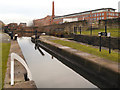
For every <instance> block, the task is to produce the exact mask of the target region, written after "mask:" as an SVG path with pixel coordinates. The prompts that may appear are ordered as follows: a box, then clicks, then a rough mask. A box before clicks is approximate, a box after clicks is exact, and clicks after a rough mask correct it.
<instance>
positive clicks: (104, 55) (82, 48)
mask: <svg viewBox="0 0 120 90" xmlns="http://www.w3.org/2000/svg"><path fill="white" fill-rule="evenodd" d="M51 41H52V42H54V43H57V44H61V45H63V46H68V47H71V48H73V49H77V50H80V51H83V52H87V53H90V54H93V55H96V56H98V57H101V58H104V59H107V60H111V61H115V62H119V61H118V59H120V57H118V52H114V51H111V54H109V52H108V50H104V49H102V51H101V52H99V49H97V48H93V47H91V46H90V45H81V44H79V43H75V42H69V41H63V40H51Z"/></svg>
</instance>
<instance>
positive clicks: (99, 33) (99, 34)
mask: <svg viewBox="0 0 120 90" xmlns="http://www.w3.org/2000/svg"><path fill="white" fill-rule="evenodd" d="M101 35H102V33H101V32H98V36H99V37H100V39H99V40H100V42H99V51H100V52H101V46H102V45H101Z"/></svg>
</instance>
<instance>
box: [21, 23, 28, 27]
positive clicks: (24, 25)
mask: <svg viewBox="0 0 120 90" xmlns="http://www.w3.org/2000/svg"><path fill="white" fill-rule="evenodd" d="M26 26H27V24H26V23H20V24H19V27H21V28H24V27H26Z"/></svg>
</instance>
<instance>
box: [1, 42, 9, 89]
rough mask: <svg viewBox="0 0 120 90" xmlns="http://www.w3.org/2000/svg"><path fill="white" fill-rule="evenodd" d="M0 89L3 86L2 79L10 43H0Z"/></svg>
mask: <svg viewBox="0 0 120 90" xmlns="http://www.w3.org/2000/svg"><path fill="white" fill-rule="evenodd" d="M0 50H1V52H0V57H2V58H1V59H0V63H1V64H0V73H1V74H0V85H1V86H0V89H1V88H3V85H4V79H5V73H6V68H7V60H8V55H9V50H10V43H0Z"/></svg>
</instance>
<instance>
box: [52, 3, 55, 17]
mask: <svg viewBox="0 0 120 90" xmlns="http://www.w3.org/2000/svg"><path fill="white" fill-rule="evenodd" d="M54 9H55V8H54V1H53V2H52V17H54V16H55V11H54Z"/></svg>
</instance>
